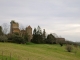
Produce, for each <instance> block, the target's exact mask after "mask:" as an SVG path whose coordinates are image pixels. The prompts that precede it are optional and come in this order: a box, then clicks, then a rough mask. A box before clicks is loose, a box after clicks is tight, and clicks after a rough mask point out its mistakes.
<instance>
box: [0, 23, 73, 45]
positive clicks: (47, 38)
mask: <svg viewBox="0 0 80 60" xmlns="http://www.w3.org/2000/svg"><path fill="white" fill-rule="evenodd" d="M7 26H8V25H6V24H4V25H3V26H0V42H12V43H19V44H25V43H27V42H29V41H28V38H29V36H28V34H27V33H25V34H24V35H23V36H22V35H19V33H13V34H7V30H8V27H7ZM31 42H32V43H36V44H60V45H61V46H63V44H66V43H67V44H75V43H74V42H72V41H66V40H58V39H57V38H56V37H55V36H54V35H53V34H52V33H51V34H47V33H46V31H45V29H44V30H43V31H42V30H41V28H40V26H38V27H37V28H34V30H33V38H32V39H31Z"/></svg>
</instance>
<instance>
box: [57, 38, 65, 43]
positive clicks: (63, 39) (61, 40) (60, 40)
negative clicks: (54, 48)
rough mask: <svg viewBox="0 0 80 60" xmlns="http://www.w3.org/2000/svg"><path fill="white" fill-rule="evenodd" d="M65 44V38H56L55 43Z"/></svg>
mask: <svg viewBox="0 0 80 60" xmlns="http://www.w3.org/2000/svg"><path fill="white" fill-rule="evenodd" d="M60 42H62V43H65V38H56V43H60Z"/></svg>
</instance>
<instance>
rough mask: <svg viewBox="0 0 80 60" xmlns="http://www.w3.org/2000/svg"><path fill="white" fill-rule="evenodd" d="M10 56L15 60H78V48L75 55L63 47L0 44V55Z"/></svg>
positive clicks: (79, 50) (79, 58)
mask: <svg viewBox="0 0 80 60" xmlns="http://www.w3.org/2000/svg"><path fill="white" fill-rule="evenodd" d="M2 51H3V55H4V56H10V53H11V57H13V58H15V59H16V60H80V48H78V49H77V53H76V54H75V51H73V52H70V53H69V52H67V51H66V50H65V46H63V47H60V46H59V45H49V44H27V45H24V44H14V43H0V55H1V54H2Z"/></svg>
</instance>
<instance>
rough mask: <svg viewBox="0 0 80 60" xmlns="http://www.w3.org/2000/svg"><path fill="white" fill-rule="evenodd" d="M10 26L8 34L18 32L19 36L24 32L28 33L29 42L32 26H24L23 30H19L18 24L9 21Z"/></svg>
mask: <svg viewBox="0 0 80 60" xmlns="http://www.w3.org/2000/svg"><path fill="white" fill-rule="evenodd" d="M10 23H11V27H10V34H13V33H19V34H20V35H21V36H24V35H25V34H27V35H28V41H29V42H30V41H31V39H32V28H31V26H30V25H29V26H28V27H26V29H25V30H20V29H19V24H18V23H17V22H15V21H11V22H10Z"/></svg>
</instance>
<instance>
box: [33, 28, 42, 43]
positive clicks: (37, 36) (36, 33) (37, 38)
mask: <svg viewBox="0 0 80 60" xmlns="http://www.w3.org/2000/svg"><path fill="white" fill-rule="evenodd" d="M32 42H33V43H43V36H42V31H41V28H40V27H39V26H38V27H37V29H36V28H34V30H33V39H32Z"/></svg>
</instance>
